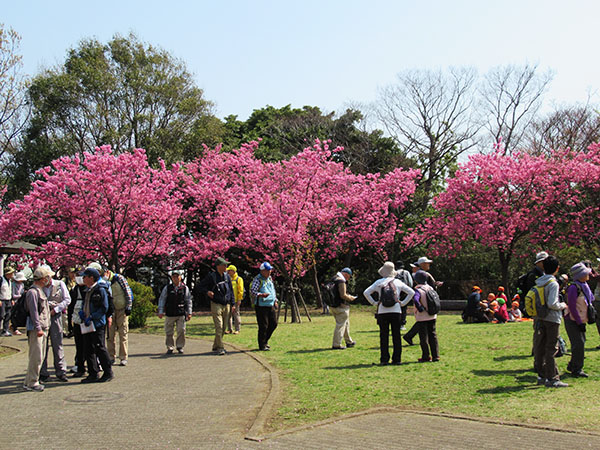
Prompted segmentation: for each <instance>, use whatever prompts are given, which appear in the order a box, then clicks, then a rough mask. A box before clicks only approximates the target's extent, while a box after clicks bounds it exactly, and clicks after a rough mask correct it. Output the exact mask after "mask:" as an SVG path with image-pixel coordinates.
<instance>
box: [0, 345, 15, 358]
mask: <svg viewBox="0 0 600 450" xmlns="http://www.w3.org/2000/svg"><path fill="white" fill-rule="evenodd" d="M15 353H17V350H15V349H14V348H10V347H5V346H3V345H0V358H2V357H4V356H9V355H14V354H15Z"/></svg>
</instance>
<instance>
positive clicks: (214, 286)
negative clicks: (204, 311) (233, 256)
mask: <svg viewBox="0 0 600 450" xmlns="http://www.w3.org/2000/svg"><path fill="white" fill-rule="evenodd" d="M228 265H229V261H226V260H225V259H223V258H217V260H216V261H215V266H216V268H215V270H214V271H213V272H210V273H209V274H208V275H207V276H206V277H205V278H204V279H203V280H202V281H201V282H200V292H201V293H203V294H206V295H207V297H208V298H209V299H210V311H211V313H212V318H213V322H214V324H215V340H214V342H213V347H212V351H213V352H215V353H216V354H217V355H220V356H223V355H224V354H225V353H226V351H225V346H224V345H223V336H224V334H225V329H226V328H227V323H228V322H229V313H230V311H231V306H232V305H235V296H234V294H233V285H232V284H231V277H230V276H229V274H228V273H227V266H228Z"/></svg>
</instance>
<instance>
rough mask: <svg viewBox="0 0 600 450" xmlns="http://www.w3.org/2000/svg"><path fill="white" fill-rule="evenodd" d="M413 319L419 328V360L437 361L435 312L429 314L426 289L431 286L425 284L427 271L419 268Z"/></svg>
mask: <svg viewBox="0 0 600 450" xmlns="http://www.w3.org/2000/svg"><path fill="white" fill-rule="evenodd" d="M415 285H416V286H415V296H414V297H413V302H414V303H415V321H416V322H417V326H418V330H419V341H420V344H421V357H420V358H419V362H429V361H439V360H440V353H439V346H438V339H437V333H436V331H435V325H436V321H437V314H433V315H432V314H429V312H428V310H427V309H428V305H427V291H428V290H429V289H433V287H431V286H429V285H428V284H427V272H425V271H424V270H419V271H418V272H417V273H415Z"/></svg>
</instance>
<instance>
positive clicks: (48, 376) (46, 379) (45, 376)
mask: <svg viewBox="0 0 600 450" xmlns="http://www.w3.org/2000/svg"><path fill="white" fill-rule="evenodd" d="M49 378H50V375H40V381H48V379H49Z"/></svg>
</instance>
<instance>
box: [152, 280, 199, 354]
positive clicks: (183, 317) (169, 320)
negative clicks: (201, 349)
mask: <svg viewBox="0 0 600 450" xmlns="http://www.w3.org/2000/svg"><path fill="white" fill-rule="evenodd" d="M181 275H182V274H181V272H180V271H178V270H174V271H172V272H171V283H170V284H168V285H167V286H165V287H164V288H163V290H162V292H161V293H160V297H159V299H158V318H159V319H162V318H163V317H165V315H166V317H165V335H166V340H165V345H166V346H167V355H170V354H172V353H173V350H174V348H175V347H174V346H175V345H176V346H177V353H183V348H184V347H185V323H186V322H187V321H189V320H190V319H191V318H192V296H191V294H190V290H189V288H188V287H187V286H186V285H185V284H183V281H182V280H181ZM175 325H176V326H177V342H176V343H175V342H174V341H173V334H174V333H173V327H175Z"/></svg>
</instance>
